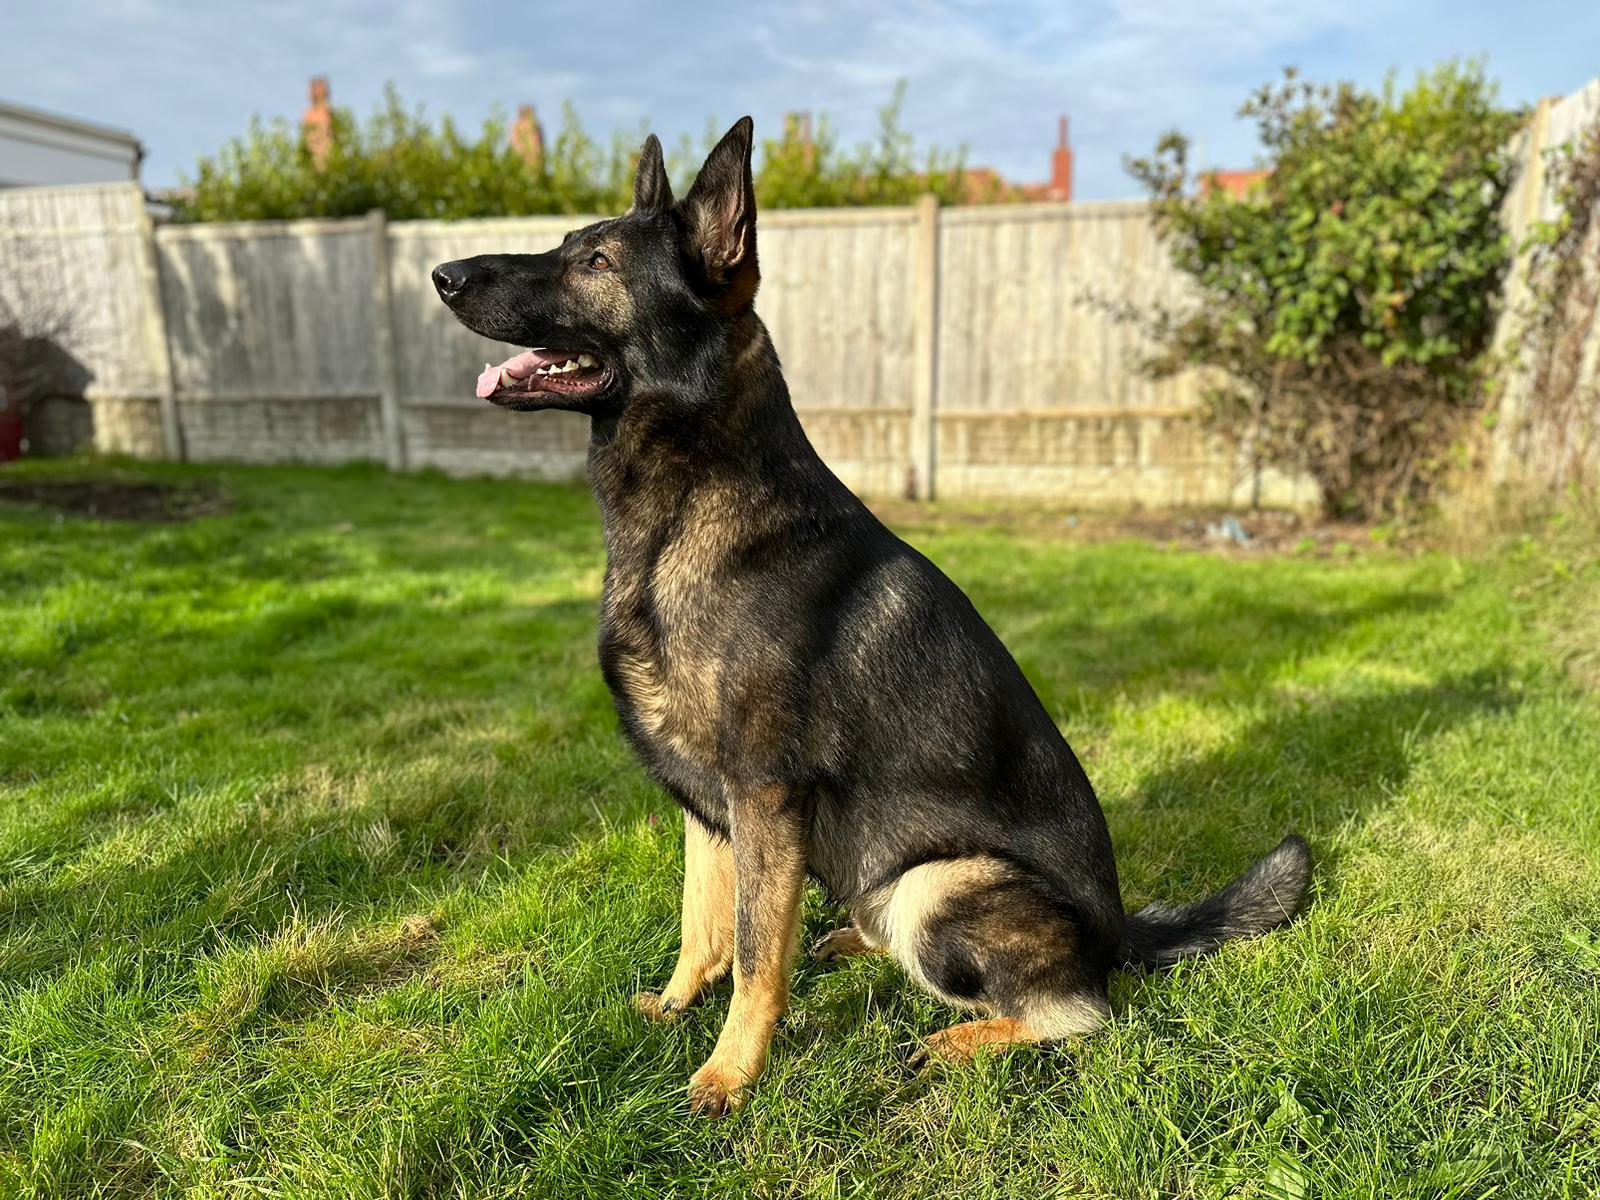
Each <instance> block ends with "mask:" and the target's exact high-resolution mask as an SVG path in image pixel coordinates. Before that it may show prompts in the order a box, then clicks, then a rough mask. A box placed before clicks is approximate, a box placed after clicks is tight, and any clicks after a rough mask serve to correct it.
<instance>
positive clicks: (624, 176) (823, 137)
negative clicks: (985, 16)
mask: <svg viewBox="0 0 1600 1200" xmlns="http://www.w3.org/2000/svg"><path fill="white" fill-rule="evenodd" d="M904 97H905V90H904V86H903V85H902V86H901V87H897V88H896V90H895V93H894V95H893V97H892V98H891V100H890V101H889V103H888V104H887V105H886V106H885V107H884V108H883V109H882V110H881V112H880V114H879V130H878V134H877V137H876V138H874V139H873V140H872V141H870V142H867V143H864V144H862V145H860V146H856V147H854V148H844V147H841V145H840V144H839V141H838V138H837V136H836V135H835V134H834V132H833V131H832V129H831V128H830V126H829V124H828V121H827V118H826V117H823V118H822V119H821V120H820V121H819V125H818V130H817V133H816V136H815V137H814V138H811V139H809V140H808V139H807V138H806V137H804V136H803V133H802V130H801V128H800V126H799V124H798V123H793V122H792V123H790V124H789V125H787V126H786V127H785V128H784V130H783V131H782V132H781V133H780V135H779V136H777V137H774V138H768V139H766V140H765V141H764V142H763V143H762V146H763V154H762V160H761V164H760V167H759V171H758V174H757V178H756V194H757V198H758V200H759V202H760V203H761V204H762V205H763V206H765V207H768V208H803V207H814V206H818V205H847V204H905V203H908V202H909V201H910V200H911V199H913V198H914V197H915V196H917V195H918V194H920V193H922V192H927V191H931V192H934V193H935V194H937V195H939V196H940V197H941V198H943V199H944V200H946V201H949V202H958V201H961V200H964V199H968V198H970V197H969V196H968V195H967V192H968V191H969V190H971V189H969V187H968V183H967V177H966V172H965V170H964V168H963V159H964V151H962V150H953V151H952V150H941V149H939V148H937V147H934V148H930V149H928V150H926V151H923V150H919V149H918V147H917V145H916V143H915V140H914V139H913V137H912V136H911V134H910V133H909V132H907V131H906V130H905V129H904V128H903V126H902V124H901V114H902V110H903V102H904ZM332 116H333V124H332V129H331V137H330V139H329V146H328V151H327V153H326V155H325V156H324V157H323V158H322V159H321V161H318V159H317V157H316V156H315V155H314V154H313V153H312V151H311V148H310V146H309V145H308V144H307V142H306V139H305V137H304V135H303V132H302V130H301V129H300V128H299V127H298V126H295V125H291V124H290V123H289V122H288V121H286V120H281V119H280V120H277V121H273V122H266V121H263V120H261V119H260V118H259V117H257V118H254V119H252V121H251V123H250V128H249V130H248V131H247V132H246V133H245V134H244V135H243V136H241V137H236V138H233V139H231V140H230V141H228V142H227V143H226V144H225V145H224V146H223V147H222V148H221V149H220V150H218V151H217V153H216V154H214V155H209V156H206V157H203V158H201V160H200V162H199V164H198V165H197V167H196V170H195V174H194V176H193V177H192V178H191V179H189V180H186V183H187V184H188V185H189V187H190V189H191V190H192V196H191V198H189V199H187V200H185V201H184V203H183V204H182V207H181V213H180V215H181V216H182V217H183V218H184V219H187V220H195V221H239V220H261V219H273V218H276V219H284V218H295V217H341V216H358V215H360V214H362V213H366V212H368V211H370V210H372V209H375V208H381V209H383V210H384V211H385V212H386V213H387V214H388V215H389V217H390V218H391V219H392V220H406V219H413V218H440V219H452V218H461V217H489V216H521V215H527V214H534V213H608V212H620V211H622V210H623V209H625V208H627V206H628V204H629V202H630V199H631V195H632V186H633V169H634V165H635V162H636V158H637V155H638V150H639V146H640V144H641V143H642V142H643V140H644V132H643V131H640V132H639V133H637V134H634V135H627V134H624V133H620V132H619V133H617V134H615V135H614V136H613V137H612V139H611V141H610V142H609V143H601V142H599V141H596V140H595V139H594V138H593V137H591V136H590V135H589V134H588V133H587V132H585V130H584V128H583V125H582V123H581V122H580V121H579V119H578V115H577V112H576V111H575V110H574V108H573V107H572V105H571V104H567V105H565V106H564V108H563V112H562V120H561V125H560V129H559V131H558V132H557V134H556V136H555V137H554V138H553V139H549V140H547V141H546V143H545V146H544V152H543V154H542V155H541V156H540V159H539V161H538V164H537V165H536V166H530V165H529V164H528V163H527V162H525V161H524V160H523V159H522V158H521V157H520V156H519V155H518V154H517V153H516V151H515V150H513V149H512V147H511V145H510V142H509V139H508V136H507V126H506V123H505V121H504V119H503V118H501V117H499V116H493V117H491V118H489V119H488V120H487V121H485V122H484V123H483V125H482V126H481V127H480V128H479V129H478V130H477V132H476V133H470V134H469V133H465V132H463V131H462V130H461V128H460V127H459V126H458V125H457V124H456V123H455V121H453V120H452V119H451V118H450V117H449V116H444V117H441V118H439V119H438V120H437V121H434V120H432V119H430V118H429V117H428V116H427V115H426V114H425V113H424V112H423V111H422V110H421V109H409V108H407V107H406V105H405V104H404V103H403V102H402V100H401V99H400V96H399V94H398V93H397V92H396V90H395V89H394V87H393V86H392V85H391V86H389V87H387V88H386V89H385V91H384V100H383V103H382V105H381V106H380V107H379V108H378V109H377V111H376V112H374V113H373V114H372V115H371V116H370V117H368V118H367V119H366V120H365V121H361V120H358V119H357V118H356V116H355V115H354V114H353V113H352V112H351V111H350V110H349V109H346V108H335V109H334V110H333V114H332ZM721 132H722V130H721V128H720V127H719V126H717V124H716V123H715V122H712V123H710V125H709V127H708V132H707V137H706V142H705V147H704V149H706V150H708V149H710V147H711V146H712V145H714V144H715V142H716V139H717V137H718V136H719V135H720V134H721ZM703 153H704V151H701V152H700V153H696V151H695V147H694V145H693V143H692V141H691V140H690V139H689V138H688V137H687V136H685V137H683V138H681V139H679V141H678V143H677V145H676V147H675V148H674V149H673V150H672V151H671V152H669V154H668V171H669V174H671V176H672V178H673V180H674V182H675V183H676V184H678V185H679V187H680V189H681V188H686V187H687V185H688V183H689V182H690V181H691V180H692V179H693V176H694V171H695V169H696V168H697V167H698V166H699V164H700V160H701V158H702V157H703ZM979 195H982V193H979Z"/></svg>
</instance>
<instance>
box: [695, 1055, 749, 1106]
mask: <svg viewBox="0 0 1600 1200" xmlns="http://www.w3.org/2000/svg"><path fill="white" fill-rule="evenodd" d="M749 1099H750V1083H749V1080H747V1079H746V1078H745V1077H744V1075H743V1074H741V1073H740V1072H737V1071H727V1070H724V1069H723V1068H721V1067H719V1066H717V1065H716V1064H715V1063H714V1062H708V1063H706V1065H705V1066H703V1067H701V1068H700V1069H699V1070H698V1071H696V1072H695V1073H694V1074H693V1075H691V1076H690V1077H689V1107H690V1108H691V1109H693V1110H694V1111H695V1112H697V1113H699V1114H700V1115H701V1116H705V1117H721V1116H725V1115H726V1114H728V1113H731V1112H737V1111H738V1110H739V1109H741V1108H743V1107H744V1106H745V1101H747V1100H749Z"/></svg>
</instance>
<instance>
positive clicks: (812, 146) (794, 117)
mask: <svg viewBox="0 0 1600 1200" xmlns="http://www.w3.org/2000/svg"><path fill="white" fill-rule="evenodd" d="M783 132H784V136H785V137H788V138H792V139H793V140H794V141H796V142H798V143H799V144H800V158H801V161H803V162H804V163H805V165H806V167H807V168H808V169H809V168H810V167H812V166H814V165H815V164H816V161H817V143H816V142H815V141H814V140H813V139H812V136H811V114H810V113H809V112H792V113H784V114H783Z"/></svg>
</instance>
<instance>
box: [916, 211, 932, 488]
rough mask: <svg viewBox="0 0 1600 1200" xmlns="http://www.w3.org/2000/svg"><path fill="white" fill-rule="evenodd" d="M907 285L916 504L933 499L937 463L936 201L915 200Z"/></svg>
mask: <svg viewBox="0 0 1600 1200" xmlns="http://www.w3.org/2000/svg"><path fill="white" fill-rule="evenodd" d="M912 259H913V261H914V263H915V266H914V268H913V270H912V275H911V279H912V283H911V286H912V287H913V288H914V289H915V293H916V294H915V296H914V299H913V303H912V309H911V311H912V326H913V329H914V344H913V351H912V366H911V369H912V381H911V480H912V488H911V490H912V493H913V495H914V497H915V498H916V499H918V500H932V499H933V498H934V470H935V466H936V464H937V462H938V442H939V429H938V416H937V413H936V410H937V407H938V371H939V345H938V338H939V197H937V196H934V195H931V194H929V195H924V196H920V197H918V198H917V224H916V234H915V242H914V243H913V249H912Z"/></svg>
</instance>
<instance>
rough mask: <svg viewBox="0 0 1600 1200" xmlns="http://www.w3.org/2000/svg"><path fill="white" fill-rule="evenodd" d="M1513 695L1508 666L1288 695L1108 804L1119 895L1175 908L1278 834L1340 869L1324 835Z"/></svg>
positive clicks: (1379, 804) (1326, 870)
mask: <svg viewBox="0 0 1600 1200" xmlns="http://www.w3.org/2000/svg"><path fill="white" fill-rule="evenodd" d="M1520 702H1521V697H1520V695H1519V694H1518V693H1517V692H1516V691H1515V690H1514V689H1513V688H1512V686H1511V684H1510V681H1509V679H1508V677H1507V675H1506V673H1505V672H1503V671H1500V670H1496V669H1490V668H1481V669H1478V670H1475V671H1470V672H1466V673H1460V674H1451V675H1447V676H1445V677H1443V678H1441V679H1439V680H1437V681H1435V682H1433V683H1429V684H1419V685H1415V686H1410V687H1401V688H1385V689H1374V690H1371V691H1361V692H1358V693H1356V694H1353V695H1347V696H1339V697H1336V698H1332V699H1324V698H1306V699H1295V700H1292V701H1285V702H1283V703H1282V704H1281V705H1279V706H1277V707H1274V708H1273V709H1272V710H1271V711H1270V712H1269V713H1268V714H1267V715H1265V716H1263V717H1262V718H1261V719H1259V720H1258V721H1256V722H1255V723H1254V724H1252V725H1250V726H1249V727H1248V728H1246V729H1245V730H1244V731H1243V732H1242V733H1240V734H1238V735H1237V736H1236V737H1234V738H1233V739H1232V740H1231V741H1230V742H1229V743H1228V744H1227V745H1225V746H1222V747H1219V748H1217V749H1215V750H1213V751H1211V752H1209V753H1206V754H1203V755H1200V756H1197V757H1194V758H1188V759H1184V760H1183V761H1181V762H1178V763H1175V764H1173V765H1170V766H1167V767H1164V768H1162V769H1160V770H1158V771H1155V772H1153V773H1151V774H1149V775H1147V776H1145V777H1144V778H1143V779H1142V780H1140V781H1139V783H1138V784H1137V785H1136V786H1135V788H1134V789H1133V791H1132V793H1131V794H1130V795H1128V796H1127V797H1125V798H1119V797H1102V799H1103V800H1107V801H1108V803H1107V804H1106V811H1107V819H1108V821H1109V823H1110V825H1111V832H1112V837H1113V840H1114V841H1115V844H1116V848H1117V864H1118V868H1119V870H1120V872H1121V878H1122V887H1123V894H1124V897H1125V899H1126V900H1127V902H1128V903H1129V905H1130V907H1137V906H1139V905H1141V904H1143V903H1144V902H1145V901H1146V900H1151V899H1155V900H1160V901H1161V902H1163V903H1181V902H1184V901H1187V900H1191V899H1195V898H1198V897H1199V896H1201V895H1204V894H1207V893H1208V892H1211V891H1214V890H1215V889H1217V888H1219V887H1221V886H1222V885H1223V884H1225V883H1226V882H1227V881H1228V880H1229V879H1231V878H1233V876H1235V875H1236V874H1238V872H1239V871H1241V870H1243V869H1244V868H1245V867H1246V866H1248V865H1249V864H1250V862H1251V861H1253V860H1254V858H1255V857H1256V856H1257V855H1259V854H1261V853H1263V852H1265V851H1266V850H1267V849H1268V848H1270V846H1271V845H1272V844H1273V843H1274V841H1275V840H1276V839H1277V838H1278V837H1281V836H1282V835H1283V834H1285V833H1289V832H1299V833H1301V834H1303V835H1304V836H1306V837H1307V838H1308V839H1309V840H1310V842H1311V845H1312V853H1313V855H1314V857H1315V858H1316V861H1317V875H1318V878H1319V880H1321V882H1322V884H1323V885H1324V886H1327V885H1328V884H1329V882H1330V881H1331V880H1333V879H1334V878H1335V877H1336V874H1337V865H1338V864H1337V861H1336V859H1335V857H1334V855H1333V853H1332V848H1331V847H1330V846H1329V845H1327V844H1326V842H1325V841H1324V839H1323V837H1322V836H1321V835H1331V834H1332V833H1333V832H1334V831H1335V830H1337V829H1339V828H1340V827H1341V826H1344V825H1346V824H1347V823H1348V822H1350V821H1352V820H1354V821H1357V822H1359V821H1362V820H1365V819H1367V818H1368V817H1370V816H1372V815H1373V814H1375V813H1376V812H1378V811H1379V810H1380V809H1382V808H1383V807H1385V806H1387V805H1388V804H1390V803H1391V802H1392V801H1393V800H1394V798H1395V796H1396V794H1397V793H1399V792H1400V791H1401V790H1402V789H1403V788H1404V786H1405V784H1406V781H1407V780H1408V779H1409V777H1410V775H1411V773H1412V770H1413V769H1414V767H1415V765H1416V763H1417V761H1418V758H1419V756H1420V754H1421V753H1422V751H1423V748H1424V747H1425V745H1426V743H1427V742H1428V741H1429V740H1431V739H1432V738H1435V737H1437V736H1439V735H1440V734H1443V733H1445V732H1446V731H1448V730H1449V729H1451V728H1453V727H1455V726H1457V725H1460V724H1462V723H1464V722H1467V721H1471V720H1473V719H1475V718H1477V717H1480V716H1483V715H1494V714H1503V713H1506V712H1509V711H1510V710H1512V709H1514V708H1515V707H1516V706H1517V705H1518V704H1519V703H1520Z"/></svg>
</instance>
